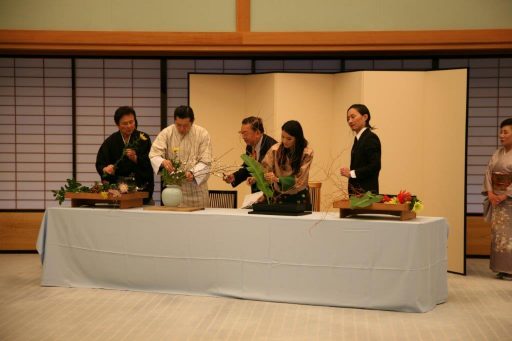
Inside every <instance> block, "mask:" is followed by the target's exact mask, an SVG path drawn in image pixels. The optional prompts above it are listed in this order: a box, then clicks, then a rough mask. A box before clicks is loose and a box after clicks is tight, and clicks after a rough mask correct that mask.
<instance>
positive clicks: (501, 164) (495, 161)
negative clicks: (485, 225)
mask: <svg viewBox="0 0 512 341" xmlns="http://www.w3.org/2000/svg"><path fill="white" fill-rule="evenodd" d="M500 142H501V147H500V148H498V150H496V151H495V152H494V154H493V156H492V157H491V160H490V161H489V165H488V166H487V171H486V173H485V180H484V188H483V192H482V193H483V194H484V195H486V196H487V198H486V200H485V201H488V202H487V203H485V201H484V207H487V208H488V209H484V211H486V212H484V216H485V218H486V220H487V221H490V222H491V260H490V268H491V270H492V271H494V272H497V273H498V274H497V275H496V277H497V278H500V279H506V280H512V184H511V182H512V118H508V119H506V120H504V121H503V122H501V124H500Z"/></svg>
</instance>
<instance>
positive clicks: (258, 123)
mask: <svg viewBox="0 0 512 341" xmlns="http://www.w3.org/2000/svg"><path fill="white" fill-rule="evenodd" d="M240 135H241V136H242V138H243V140H244V142H245V143H246V144H247V146H246V148H245V153H246V154H247V155H249V156H251V157H253V158H254V159H255V160H257V161H258V162H261V160H263V158H264V157H265V154H266V153H267V151H268V150H269V149H270V147H272V146H273V145H274V144H276V143H277V141H276V140H274V139H273V138H272V137H270V136H268V135H267V134H265V129H264V128H263V121H262V120H261V118H259V117H255V116H249V117H246V118H244V119H243V120H242V128H241V129H240ZM245 180H247V182H248V183H249V184H250V185H251V192H252V193H255V192H257V191H258V188H257V187H256V183H255V181H254V178H253V177H252V176H251V174H250V173H249V171H248V170H247V165H246V164H245V162H244V163H243V164H242V166H241V167H240V169H239V170H237V171H236V172H234V173H232V174H228V175H226V176H225V177H224V181H225V182H226V183H228V184H231V186H233V187H236V186H238V185H239V184H240V183H242V182H243V181H245Z"/></svg>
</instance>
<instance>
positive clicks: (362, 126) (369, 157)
mask: <svg viewBox="0 0 512 341" xmlns="http://www.w3.org/2000/svg"><path fill="white" fill-rule="evenodd" d="M370 118H371V115H370V111H369V110H368V108H367V107H366V106H365V105H364V104H353V105H352V106H350V108H349V109H348V111H347V122H348V124H349V126H350V128H351V129H352V131H353V132H354V133H355V134H356V137H355V138H354V144H353V145H352V152H351V157H350V168H347V167H342V168H341V169H340V174H341V175H342V176H345V177H347V178H348V192H349V194H356V193H366V192H368V191H370V192H372V193H375V194H378V193H379V172H380V167H381V164H380V159H381V146H380V140H379V137H378V136H377V135H376V134H375V133H373V131H372V129H373V127H372V126H370Z"/></svg>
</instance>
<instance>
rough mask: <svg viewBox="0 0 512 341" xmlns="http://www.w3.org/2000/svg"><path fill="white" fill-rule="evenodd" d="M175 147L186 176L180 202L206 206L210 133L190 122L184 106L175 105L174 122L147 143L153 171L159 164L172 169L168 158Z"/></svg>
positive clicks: (155, 170) (191, 120)
mask: <svg viewBox="0 0 512 341" xmlns="http://www.w3.org/2000/svg"><path fill="white" fill-rule="evenodd" d="M175 150H177V154H178V159H179V160H181V162H182V164H183V169H184V170H185V171H186V177H187V179H186V181H185V183H184V184H183V185H182V186H181V190H182V192H183V202H182V205H183V206H186V207H208V206H209V205H208V203H209V199H208V185H207V181H208V177H209V174H210V167H211V164H212V146H211V142H210V134H208V131H206V129H205V128H203V127H200V126H198V125H195V124H194V111H193V110H192V108H191V107H188V106H184V105H182V106H179V107H177V108H176V110H175V111H174V124H171V125H170V126H168V127H167V128H165V129H164V130H162V131H161V132H160V133H159V134H158V136H157V137H156V139H155V141H154V142H153V144H152V146H151V151H150V152H149V158H150V160H151V166H152V167H153V170H154V172H155V174H157V173H158V172H159V171H160V170H161V168H162V167H163V168H166V169H167V171H169V172H172V171H173V170H174V169H173V166H172V163H171V161H170V160H171V158H172V157H173V156H174V151H175Z"/></svg>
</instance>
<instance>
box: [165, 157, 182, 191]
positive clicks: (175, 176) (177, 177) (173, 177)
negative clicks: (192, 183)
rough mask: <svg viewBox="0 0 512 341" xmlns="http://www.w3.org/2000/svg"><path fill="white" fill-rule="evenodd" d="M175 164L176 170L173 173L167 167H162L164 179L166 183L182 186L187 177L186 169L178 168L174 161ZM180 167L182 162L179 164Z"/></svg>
mask: <svg viewBox="0 0 512 341" xmlns="http://www.w3.org/2000/svg"><path fill="white" fill-rule="evenodd" d="M173 166H174V168H175V170H174V171H173V172H171V173H169V172H168V171H167V169H165V168H163V169H162V181H163V182H164V184H166V185H178V186H181V184H182V183H183V181H185V179H186V175H185V171H183V170H182V169H180V168H177V167H176V165H175V164H174V162H173ZM177 166H178V167H179V166H181V164H179V165H177Z"/></svg>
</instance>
